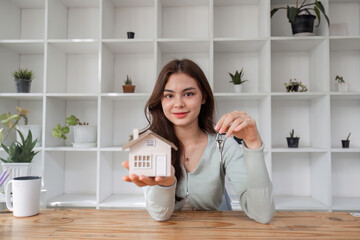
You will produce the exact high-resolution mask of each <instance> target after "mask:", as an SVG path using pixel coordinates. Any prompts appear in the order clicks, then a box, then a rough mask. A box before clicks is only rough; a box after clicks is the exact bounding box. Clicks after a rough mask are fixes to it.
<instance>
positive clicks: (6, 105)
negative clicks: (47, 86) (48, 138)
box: [0, 97, 43, 146]
mask: <svg viewBox="0 0 360 240" xmlns="http://www.w3.org/2000/svg"><path fill="white" fill-rule="evenodd" d="M0 102H1V105H0V115H1V114H3V113H8V112H10V113H11V114H16V113H17V111H16V106H19V107H23V108H26V109H28V110H29V115H28V124H29V125H40V126H42V120H43V101H42V98H41V99H34V98H30V99H29V98H13V97H11V98H9V97H0ZM18 125H24V121H23V119H20V120H19V122H18ZM3 127H4V130H3V136H4V137H5V135H6V133H7V130H8V128H7V127H5V126H4V125H3V124H1V127H0V128H3ZM15 140H16V131H15V130H13V131H12V132H11V133H10V135H9V137H8V138H7V139H6V141H5V145H7V146H9V145H10V144H11V143H12V142H14V141H15Z"/></svg>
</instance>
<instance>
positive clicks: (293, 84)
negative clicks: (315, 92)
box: [284, 78, 308, 92]
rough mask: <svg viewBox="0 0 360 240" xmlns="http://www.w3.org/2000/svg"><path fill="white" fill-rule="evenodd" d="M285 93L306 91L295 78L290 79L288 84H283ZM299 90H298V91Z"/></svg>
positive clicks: (304, 86)
mask: <svg viewBox="0 0 360 240" xmlns="http://www.w3.org/2000/svg"><path fill="white" fill-rule="evenodd" d="M284 85H285V88H286V92H306V91H307V90H308V89H307V87H306V85H304V84H303V83H302V82H298V81H297V80H296V78H294V80H293V79H290V80H289V82H288V83H284ZM299 88H300V89H299Z"/></svg>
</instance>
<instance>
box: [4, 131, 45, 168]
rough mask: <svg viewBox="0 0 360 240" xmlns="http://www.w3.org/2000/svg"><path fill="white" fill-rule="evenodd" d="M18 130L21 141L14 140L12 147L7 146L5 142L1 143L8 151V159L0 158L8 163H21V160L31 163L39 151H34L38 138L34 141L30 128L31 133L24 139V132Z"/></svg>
mask: <svg viewBox="0 0 360 240" xmlns="http://www.w3.org/2000/svg"><path fill="white" fill-rule="evenodd" d="M17 132H18V133H19V135H20V138H21V143H19V142H17V141H15V142H12V143H11V145H10V147H6V146H5V145H4V144H1V146H2V147H3V148H4V150H5V152H7V154H8V155H9V156H8V159H7V160H5V159H3V158H0V159H1V160H2V161H3V162H6V163H12V162H14V163H20V162H26V163H29V162H31V161H32V160H33V158H34V156H35V155H36V154H37V153H38V152H34V151H33V149H34V147H35V145H36V142H37V139H35V140H34V141H33V139H32V134H31V131H30V130H29V133H28V135H27V137H26V139H24V136H23V134H22V133H21V132H20V131H19V130H17Z"/></svg>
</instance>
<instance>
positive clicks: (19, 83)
mask: <svg viewBox="0 0 360 240" xmlns="http://www.w3.org/2000/svg"><path fill="white" fill-rule="evenodd" d="M12 75H13V77H14V80H15V83H16V90H17V92H18V93H29V92H30V90H31V82H32V80H33V72H32V71H31V70H28V69H27V68H26V69H21V68H19V70H17V71H15V72H13V73H12Z"/></svg>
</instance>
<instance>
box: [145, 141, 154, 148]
mask: <svg viewBox="0 0 360 240" xmlns="http://www.w3.org/2000/svg"><path fill="white" fill-rule="evenodd" d="M145 146H146V147H155V139H147V140H146V141H145Z"/></svg>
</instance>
